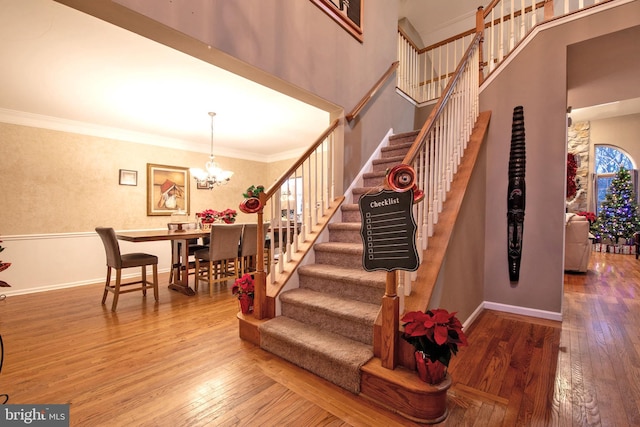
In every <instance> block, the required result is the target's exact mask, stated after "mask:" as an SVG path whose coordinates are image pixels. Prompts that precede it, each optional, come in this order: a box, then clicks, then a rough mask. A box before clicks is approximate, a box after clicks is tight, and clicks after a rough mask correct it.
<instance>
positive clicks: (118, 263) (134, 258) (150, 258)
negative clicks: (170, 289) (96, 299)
mask: <svg viewBox="0 0 640 427" xmlns="http://www.w3.org/2000/svg"><path fill="white" fill-rule="evenodd" d="M96 233H98V235H99V236H100V238H101V239H102V243H103V244H104V250H105V253H106V256H107V280H106V282H105V285H104V293H103V295H102V304H104V303H105V301H106V300H107V293H108V292H112V293H113V303H112V305H111V311H116V306H117V305H118V297H119V296H120V294H124V293H128V292H136V291H142V295H143V296H146V295H147V289H149V288H153V296H154V298H155V300H156V301H158V257H157V256H155V255H150V254H146V253H141V252H134V253H128V254H122V253H120V245H119V244H118V239H117V238H116V233H115V231H114V230H113V228H111V227H96ZM148 265H150V266H152V268H153V282H149V281H148V280H147V266H148ZM133 267H141V269H142V271H141V273H142V274H141V277H140V280H135V281H131V282H125V283H123V282H122V270H124V269H125V268H133ZM111 269H115V270H116V281H115V284H113V285H112V284H111ZM132 285H140V286H137V287H134V288H127V289H123V288H126V287H128V286H132Z"/></svg>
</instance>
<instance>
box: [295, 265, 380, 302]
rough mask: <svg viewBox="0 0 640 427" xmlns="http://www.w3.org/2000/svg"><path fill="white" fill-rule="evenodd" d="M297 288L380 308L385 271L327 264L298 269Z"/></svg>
mask: <svg viewBox="0 0 640 427" xmlns="http://www.w3.org/2000/svg"><path fill="white" fill-rule="evenodd" d="M298 275H299V278H300V287H301V288H306V289H311V290H313V291H317V292H325V293H330V294H332V295H335V296H338V297H340V298H349V299H352V300H357V301H362V302H367V303H370V304H377V305H380V302H381V301H382V297H383V296H384V291H385V284H386V272H384V271H371V272H368V271H364V270H363V269H362V268H353V267H349V266H347V267H340V266H336V265H327V264H309V265H305V266H301V267H299V268H298Z"/></svg>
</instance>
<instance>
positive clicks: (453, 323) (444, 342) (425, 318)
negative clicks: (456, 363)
mask: <svg viewBox="0 0 640 427" xmlns="http://www.w3.org/2000/svg"><path fill="white" fill-rule="evenodd" d="M401 320H402V322H405V323H404V325H403V326H404V333H403V334H402V338H404V339H405V340H406V341H408V342H409V343H410V344H412V345H413V347H414V348H415V349H416V351H420V352H422V353H423V355H424V357H426V358H428V359H429V360H430V361H432V362H435V361H439V362H440V363H442V364H443V365H444V366H445V367H446V366H449V362H450V361H451V356H452V355H455V354H457V353H458V346H465V345H468V343H467V337H466V336H465V334H464V332H462V324H461V323H460V321H459V320H458V318H457V317H456V313H455V312H454V313H449V312H448V311H447V310H444V309H442V308H437V309H433V310H427V312H426V313H423V312H421V311H410V312H408V313H406V314H405V315H404V316H403V317H402V319H401Z"/></svg>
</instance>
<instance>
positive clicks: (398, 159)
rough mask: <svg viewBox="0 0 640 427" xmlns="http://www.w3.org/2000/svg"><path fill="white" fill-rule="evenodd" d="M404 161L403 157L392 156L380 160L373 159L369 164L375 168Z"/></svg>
mask: <svg viewBox="0 0 640 427" xmlns="http://www.w3.org/2000/svg"><path fill="white" fill-rule="evenodd" d="M403 160H404V156H392V157H384V158H380V159H374V160H373V161H372V162H371V163H372V164H373V165H374V166H375V165H378V164H387V163H400V162H402V161H403Z"/></svg>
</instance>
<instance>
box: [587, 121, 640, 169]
mask: <svg viewBox="0 0 640 427" xmlns="http://www.w3.org/2000/svg"><path fill="white" fill-rule="evenodd" d="M591 144H592V145H597V144H605V145H613V146H615V147H619V148H622V149H623V150H624V151H625V152H626V153H627V154H628V155H629V156H631V160H632V161H633V163H634V165H635V167H636V169H637V168H640V114H631V115H628V116H620V117H612V118H608V119H602V120H592V121H591Z"/></svg>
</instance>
